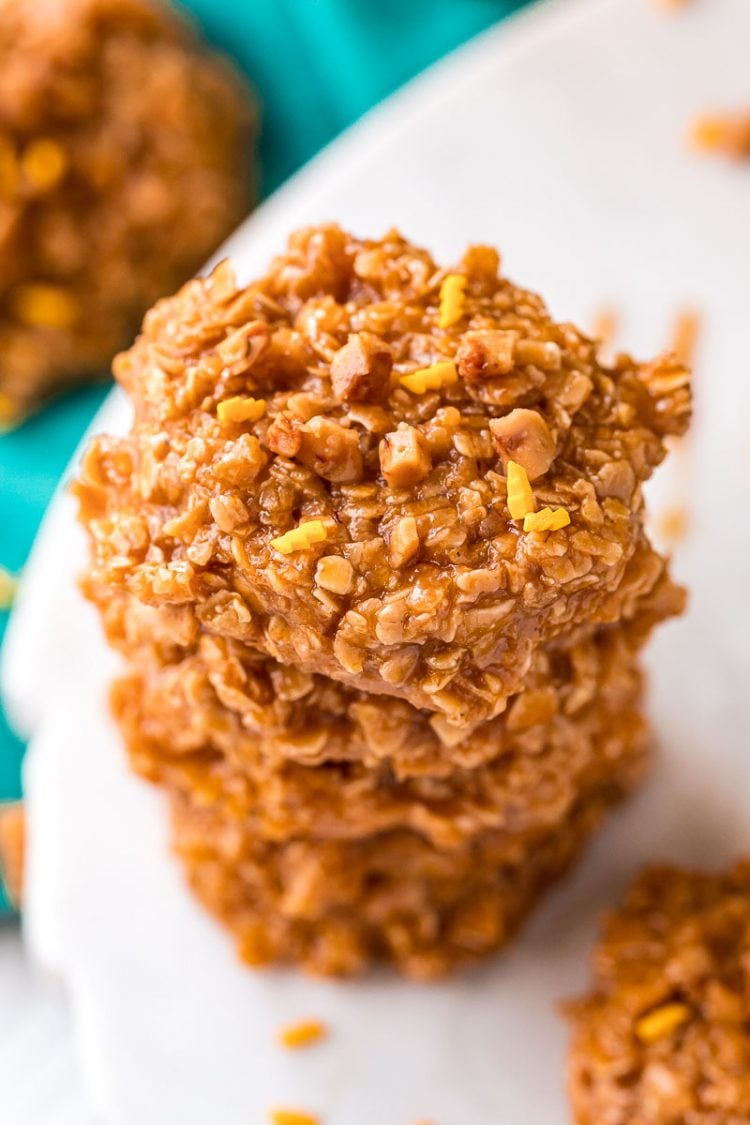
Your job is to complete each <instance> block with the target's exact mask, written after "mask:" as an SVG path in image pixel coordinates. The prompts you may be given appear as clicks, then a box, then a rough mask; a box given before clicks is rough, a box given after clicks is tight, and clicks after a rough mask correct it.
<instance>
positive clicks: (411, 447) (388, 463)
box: [380, 422, 432, 488]
mask: <svg viewBox="0 0 750 1125" xmlns="http://www.w3.org/2000/svg"><path fill="white" fill-rule="evenodd" d="M380 468H381V470H382V473H383V476H384V477H385V479H386V481H387V482H388V484H389V485H390V487H391V488H408V487H409V485H412V484H416V483H417V481H420V480H423V479H424V477H426V476H427V474H428V473H429V472H430V470H431V468H432V459H431V458H430V452H429V450H428V448H427V442H426V441H425V439H424V437H423V436H422V434H421V433H420V432H419V430H417V429H415V428H414V426H409V425H407V423H406V422H401V423H399V427H398V429H397V430H394V431H393V432H392V433H390V434H386V435H385V437H384V438H383V440H382V441H381V443H380Z"/></svg>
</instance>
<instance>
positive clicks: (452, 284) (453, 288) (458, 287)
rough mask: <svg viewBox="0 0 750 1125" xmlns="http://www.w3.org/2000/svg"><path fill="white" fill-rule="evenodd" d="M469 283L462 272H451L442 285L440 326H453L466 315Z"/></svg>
mask: <svg viewBox="0 0 750 1125" xmlns="http://www.w3.org/2000/svg"><path fill="white" fill-rule="evenodd" d="M467 284H468V280H467V278H466V277H464V275H463V274H462V273H449V274H448V276H447V277H446V279H445V280H444V282H443V284H442V285H441V286H440V312H439V315H438V327H439V328H452V327H453V325H454V324H457V323H458V321H459V320H460V319H461V317H462V316H463V315H464V308H465V306H466V286H467Z"/></svg>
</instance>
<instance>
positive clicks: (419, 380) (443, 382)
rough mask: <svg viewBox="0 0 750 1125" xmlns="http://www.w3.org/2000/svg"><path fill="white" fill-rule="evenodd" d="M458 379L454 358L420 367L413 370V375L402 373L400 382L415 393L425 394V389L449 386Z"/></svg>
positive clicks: (430, 389) (433, 389)
mask: <svg viewBox="0 0 750 1125" xmlns="http://www.w3.org/2000/svg"><path fill="white" fill-rule="evenodd" d="M457 381H458V372H457V371H456V365H455V363H454V362H453V360H452V359H446V360H441V361H440V362H439V363H433V364H431V365H430V366H429V367H420V369H419V371H412V373H411V375H402V376H401V379H400V382H401V384H402V386H404V387H406V389H407V390H408V391H413V392H414V394H415V395H423V394H424V393H425V391H436V390H438V388H439V387H449V386H450V385H451V384H452V383H456V382H457Z"/></svg>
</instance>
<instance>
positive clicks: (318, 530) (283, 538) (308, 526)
mask: <svg viewBox="0 0 750 1125" xmlns="http://www.w3.org/2000/svg"><path fill="white" fill-rule="evenodd" d="M327 538H328V531H327V530H326V525H325V524H324V523H323V521H322V520H308V521H307V523H301V524H300V525H299V527H293V528H292V529H291V531H287V532H285V533H284V535H279V536H278V537H277V538H276V539H272V540H271V546H272V547H273V548H274V550H275V551H280V552H281V554H282V555H291V554H293V552H294V551H305V550H307V548H308V547H311V546H312V545H313V543H323V542H324V540H326V539H327Z"/></svg>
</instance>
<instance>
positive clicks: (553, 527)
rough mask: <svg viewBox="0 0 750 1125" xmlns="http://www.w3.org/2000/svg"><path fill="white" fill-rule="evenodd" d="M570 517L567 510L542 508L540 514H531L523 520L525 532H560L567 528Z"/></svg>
mask: <svg viewBox="0 0 750 1125" xmlns="http://www.w3.org/2000/svg"><path fill="white" fill-rule="evenodd" d="M569 523H570V516H569V515H568V513H567V512H566V511H565V508H542V510H541V511H540V512H529V514H528V515H527V516H524V518H523V529H524V531H559V530H560V528H561V527H567V526H568V524H569Z"/></svg>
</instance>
